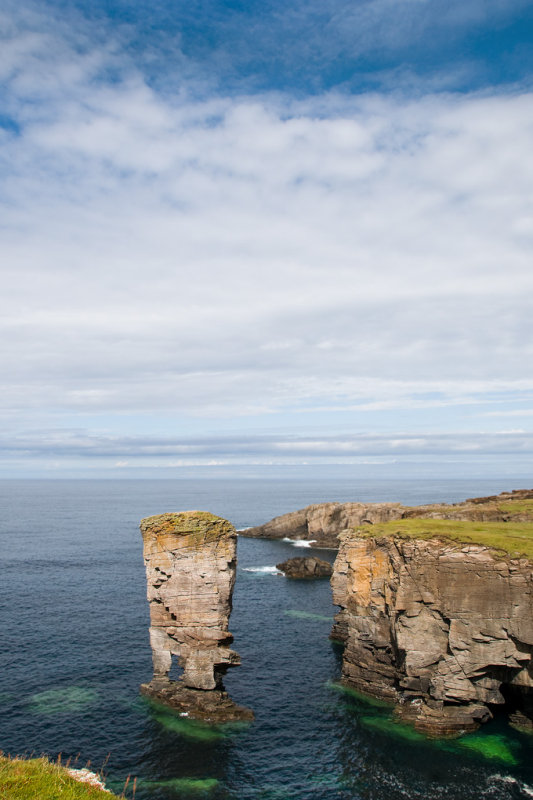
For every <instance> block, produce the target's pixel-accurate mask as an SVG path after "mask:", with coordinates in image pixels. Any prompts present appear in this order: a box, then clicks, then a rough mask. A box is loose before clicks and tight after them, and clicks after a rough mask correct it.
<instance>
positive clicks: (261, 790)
mask: <svg viewBox="0 0 533 800" xmlns="http://www.w3.org/2000/svg"><path fill="white" fill-rule="evenodd" d="M498 488H501V489H503V488H505V487H503V486H502V487H495V486H493V485H490V484H483V483H481V482H478V483H476V485H468V484H467V485H465V484H459V482H452V481H450V482H441V483H440V484H439V485H437V484H435V482H434V481H431V482H429V481H428V482H427V483H426V484H424V482H420V481H418V482H417V484H416V486H414V487H413V486H411V485H410V484H409V483H408V482H407V481H406V482H403V483H402V482H399V481H394V482H392V481H391V482H389V483H385V482H382V483H381V484H376V482H374V483H371V482H368V483H366V484H365V483H363V482H359V484H358V485H354V484H353V483H350V482H348V481H346V482H345V483H343V482H342V481H339V480H336V481H335V482H330V483H328V482H327V481H326V482H325V481H320V482H319V481H316V482H312V481H305V482H304V481H295V480H294V481H283V482H282V481H269V482H265V481H254V480H250V481H231V480H226V481H224V480H221V481H209V480H207V481H206V480H204V481H192V480H191V481H123V482H121V481H57V482H56V481H25V482H18V481H17V482H15V481H11V482H10V481H4V482H2V483H0V493H1V494H0V501H1V508H2V514H1V519H2V526H1V553H2V575H3V579H2V583H1V585H0V613H1V622H2V632H3V634H4V644H3V647H2V653H1V657H2V669H1V671H0V714H1V724H0V749H3V750H4V751H5V752H11V753H24V752H28V753H29V752H31V751H34V752H35V753H37V754H39V753H41V752H45V753H48V754H49V755H51V756H52V757H54V758H55V757H56V756H57V754H58V753H62V754H63V758H65V759H66V758H68V757H73V758H75V757H76V756H77V754H78V753H79V754H80V755H79V762H80V763H81V764H85V763H86V761H87V760H89V759H90V760H91V762H92V764H93V766H94V767H96V768H98V767H99V766H100V765H101V764H103V763H104V760H105V759H106V756H107V755H108V754H109V759H108V762H107V766H106V772H107V780H108V783H109V785H110V787H111V788H113V789H115V790H117V791H120V790H121V789H122V787H123V785H124V781H125V780H126V778H127V776H128V775H131V776H132V778H133V776H135V777H137V794H136V796H137V798H139V800H149V799H152V798H153V799H154V800H159V799H160V800H172V798H178V799H180V798H183V799H185V798H213V800H223V799H224V800H234V798H235V799H236V798H243V800H248V798H250V800H255V799H259V798H264V799H265V800H284V799H285V798H291V800H292V799H294V800H307V799H308V798H316V800H332V799H333V798H339V799H346V800H359V799H361V800H363V799H364V800H395V799H396V798H398V800H399V799H400V798H408V799H409V800H418V798H420V800H422V798H424V800H433V799H435V800H436V799H437V798H450V799H452V800H463V798H464V799H465V800H468V799H469V798H472V800H473V799H474V798H476V799H477V798H494V799H495V800H500V799H501V800H507V799H508V798H523V797H524V798H525V797H531V796H533V763H532V762H533V759H532V754H533V739H530V738H529V737H527V736H525V735H522V734H520V733H518V732H516V731H514V730H513V729H511V728H509V727H508V726H507V724H506V722H505V720H504V719H495V720H494V722H492V723H490V724H489V725H487V726H485V728H484V729H483V730H482V732H480V733H478V734H475V735H471V736H469V737H465V738H464V739H461V740H458V741H456V742H433V741H429V740H427V739H425V738H424V737H423V736H421V735H419V734H416V733H414V732H413V731H412V729H410V728H408V727H404V726H401V725H398V724H396V723H394V722H393V721H392V719H391V714H390V709H389V708H388V707H387V706H384V705H382V704H378V703H371V702H368V701H367V700H365V699H363V698H361V697H360V696H358V695H356V694H354V693H351V692H345V691H343V690H341V689H340V688H339V687H338V686H337V685H336V681H337V680H338V677H339V675H340V663H341V652H340V650H339V647H338V646H336V645H334V644H333V643H331V642H330V641H329V639H328V634H329V631H330V627H331V620H332V617H333V614H334V613H335V608H334V607H333V606H332V604H331V594H330V589H329V584H328V581H315V582H294V581H289V580H287V579H285V578H284V577H282V576H280V575H277V574H276V573H275V572H274V571H273V570H272V569H270V570H268V569H265V568H268V567H271V568H272V567H273V566H274V565H275V564H276V563H277V562H279V561H281V560H283V559H285V558H287V557H288V556H290V555H297V554H302V552H305V553H309V552H314V551H313V550H305V551H302V550H296V549H295V548H294V547H293V545H291V544H290V543H287V542H273V541H266V540H262V541H261V540H249V539H246V538H242V537H241V538H240V539H239V552H238V555H239V565H238V578H237V583H236V589H235V595H234V611H233V615H232V619H231V625H230V629H231V630H232V632H233V633H234V635H235V649H236V650H237V651H238V652H239V653H240V654H241V657H242V667H240V668H238V669H234V670H232V671H230V672H229V673H228V676H227V680H226V686H227V688H228V690H229V691H230V692H231V694H232V695H233V697H234V698H235V699H236V700H237V701H240V702H242V703H244V704H246V705H249V706H251V707H252V708H253V709H254V711H255V713H256V721H255V722H254V723H253V724H252V725H244V726H243V725H241V726H223V727H221V728H218V729H214V728H209V727H206V726H203V725H200V724H198V723H192V722H190V721H188V720H186V719H183V718H180V717H179V716H176V715H174V714H172V713H169V712H167V711H165V710H164V709H161V708H160V707H154V706H152V705H150V704H149V703H147V702H145V701H144V700H142V699H141V698H140V697H139V695H138V687H139V684H140V683H141V682H142V681H145V680H146V679H148V678H149V677H150V674H151V659H150V648H149V645H148V635H147V628H148V608H147V603H146V599H145V578H144V567H143V563H142V548H141V539H140V534H139V532H138V522H139V520H140V519H141V518H142V517H143V516H147V515H149V514H155V513H159V512H162V511H168V510H180V509H185V508H203V509H206V510H211V511H213V512H214V513H218V514H221V515H223V516H226V517H228V518H229V519H231V520H232V522H234V523H235V525H236V526H237V527H246V526H248V525H253V524H257V523H260V522H262V521H265V520H266V519H269V518H270V517H272V516H274V515H275V514H277V513H282V512H283V511H287V510H291V509H294V508H298V507H301V506H304V505H306V504H307V503H310V502H314V501H317V502H318V501H321V500H325V499H333V500H348V499H368V500H370V499H372V500H380V499H381V500H395V499H399V500H403V501H404V502H410V503H415V502H425V501H429V500H459V499H461V498H463V497H465V496H472V495H475V494H481V493H490V492H493V491H496V490H498ZM317 552H318V554H319V555H320V556H321V557H324V555H326V557H329V558H331V559H332V558H333V557H334V553H332V552H328V551H317ZM131 785H132V781H130V786H131ZM130 796H131V792H130Z"/></svg>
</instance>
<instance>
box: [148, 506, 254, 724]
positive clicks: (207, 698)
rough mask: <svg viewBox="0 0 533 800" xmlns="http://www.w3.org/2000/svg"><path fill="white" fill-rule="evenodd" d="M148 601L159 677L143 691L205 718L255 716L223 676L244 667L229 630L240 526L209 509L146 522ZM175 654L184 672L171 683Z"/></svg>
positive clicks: (220, 718)
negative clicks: (233, 696) (226, 687)
mask: <svg viewBox="0 0 533 800" xmlns="http://www.w3.org/2000/svg"><path fill="white" fill-rule="evenodd" d="M141 532H142V536H143V545H144V547H143V554H144V561H145V565H146V579H147V596H148V601H149V604H150V644H151V647H152V657H153V665H154V675H153V679H152V681H151V682H150V683H149V684H144V685H143V686H142V687H141V690H142V691H143V693H144V694H147V695H150V696H152V697H155V698H157V699H158V700H161V701H163V702H165V703H167V704H169V705H172V706H174V707H176V708H178V709H179V710H180V711H182V712H183V713H186V714H188V715H189V716H193V717H199V718H202V719H211V720H216V721H219V720H223V719H242V718H250V717H251V716H252V714H251V712H250V711H249V710H248V709H242V708H240V707H239V706H236V705H235V704H234V703H233V702H232V701H231V699H230V698H229V697H228V695H227V693H226V692H225V691H224V687H223V684H222V676H223V675H224V673H225V671H226V670H227V668H228V667H231V666H237V665H239V664H240V659H239V656H238V654H237V653H236V652H235V651H234V650H232V649H231V648H230V646H229V645H230V644H231V642H232V641H233V636H232V635H231V633H229V631H228V622H229V616H230V612H231V598H232V592H233V586H234V583H235V571H236V541H237V535H236V532H235V529H234V527H233V526H232V525H231V524H230V523H229V522H227V521H226V520H224V519H221V518H220V517H215V516H214V515H213V514H209V513H207V512H204V511H187V512H183V513H180V514H160V515H158V516H155V517H148V518H147V519H143V520H142V522H141ZM173 656H175V657H177V659H178V664H179V665H180V666H181V667H182V668H183V674H182V677H181V678H180V680H179V681H173V680H172V681H171V680H170V679H169V672H170V669H171V665H172V659H173Z"/></svg>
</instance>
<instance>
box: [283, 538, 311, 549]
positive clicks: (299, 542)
mask: <svg viewBox="0 0 533 800" xmlns="http://www.w3.org/2000/svg"><path fill="white" fill-rule="evenodd" d="M282 541H284V542H290V543H291V544H292V545H294V547H312V546H313V545H314V544H315V540H314V539H309V540H307V539H288V538H287V537H285V538H284V539H283V540H282Z"/></svg>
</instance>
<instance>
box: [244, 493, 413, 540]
mask: <svg viewBox="0 0 533 800" xmlns="http://www.w3.org/2000/svg"><path fill="white" fill-rule="evenodd" d="M403 510H404V507H403V506H402V505H400V504H399V503H317V504H315V505H311V506H307V507H306V508H302V509H300V510H299V511H292V512H290V513H289V514H283V515H282V516H280V517H275V518H274V519H272V520H270V522H267V523H265V524H264V525H259V526H257V527H255V528H248V529H247V530H245V531H242V535H243V536H251V537H258V538H263V537H264V538H266V539H284V538H288V539H296V540H301V539H305V540H307V541H312V542H313V543H314V544H315V545H316V546H317V547H330V548H335V549H336V548H337V547H338V546H339V542H338V539H337V537H338V535H339V533H340V532H341V531H343V530H345V529H346V528H352V527H355V526H357V525H362V524H364V523H368V524H373V523H375V522H386V521H388V520H391V519H399V518H400V517H401V516H402V513H403Z"/></svg>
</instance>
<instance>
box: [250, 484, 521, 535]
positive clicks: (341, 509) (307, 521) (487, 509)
mask: <svg viewBox="0 0 533 800" xmlns="http://www.w3.org/2000/svg"><path fill="white" fill-rule="evenodd" d="M527 500H533V489H518V490H514V491H512V492H503V493H502V494H500V495H490V496H488V497H474V498H470V499H468V500H465V501H463V502H461V503H431V504H428V505H422V506H404V505H402V504H401V503H316V504H313V505H310V506H306V508H302V509H299V510H298V511H291V512H289V513H288V514H282V515H281V516H279V517H274V519H272V520H270V521H269V522H266V523H265V524H264V525H258V526H256V527H252V528H247V529H245V530H243V531H240V532H239V535H241V536H246V537H251V538H254V537H257V538H265V539H284V538H289V539H295V540H306V541H311V542H312V543H313V544H314V545H315V546H316V547H326V548H334V549H337V548H338V547H339V540H338V537H339V534H340V533H341V532H342V531H345V530H347V529H349V528H356V527H359V526H361V525H375V524H377V523H382V522H389V521H392V520H398V519H410V518H412V517H419V518H425V519H456V520H467V521H472V522H473V521H478V522H488V521H493V522H510V521H515V522H527V521H533V508H531V509H530V508H528V509H526V510H524V509H522V508H521V507H520V504H521V502H522V501H527Z"/></svg>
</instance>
